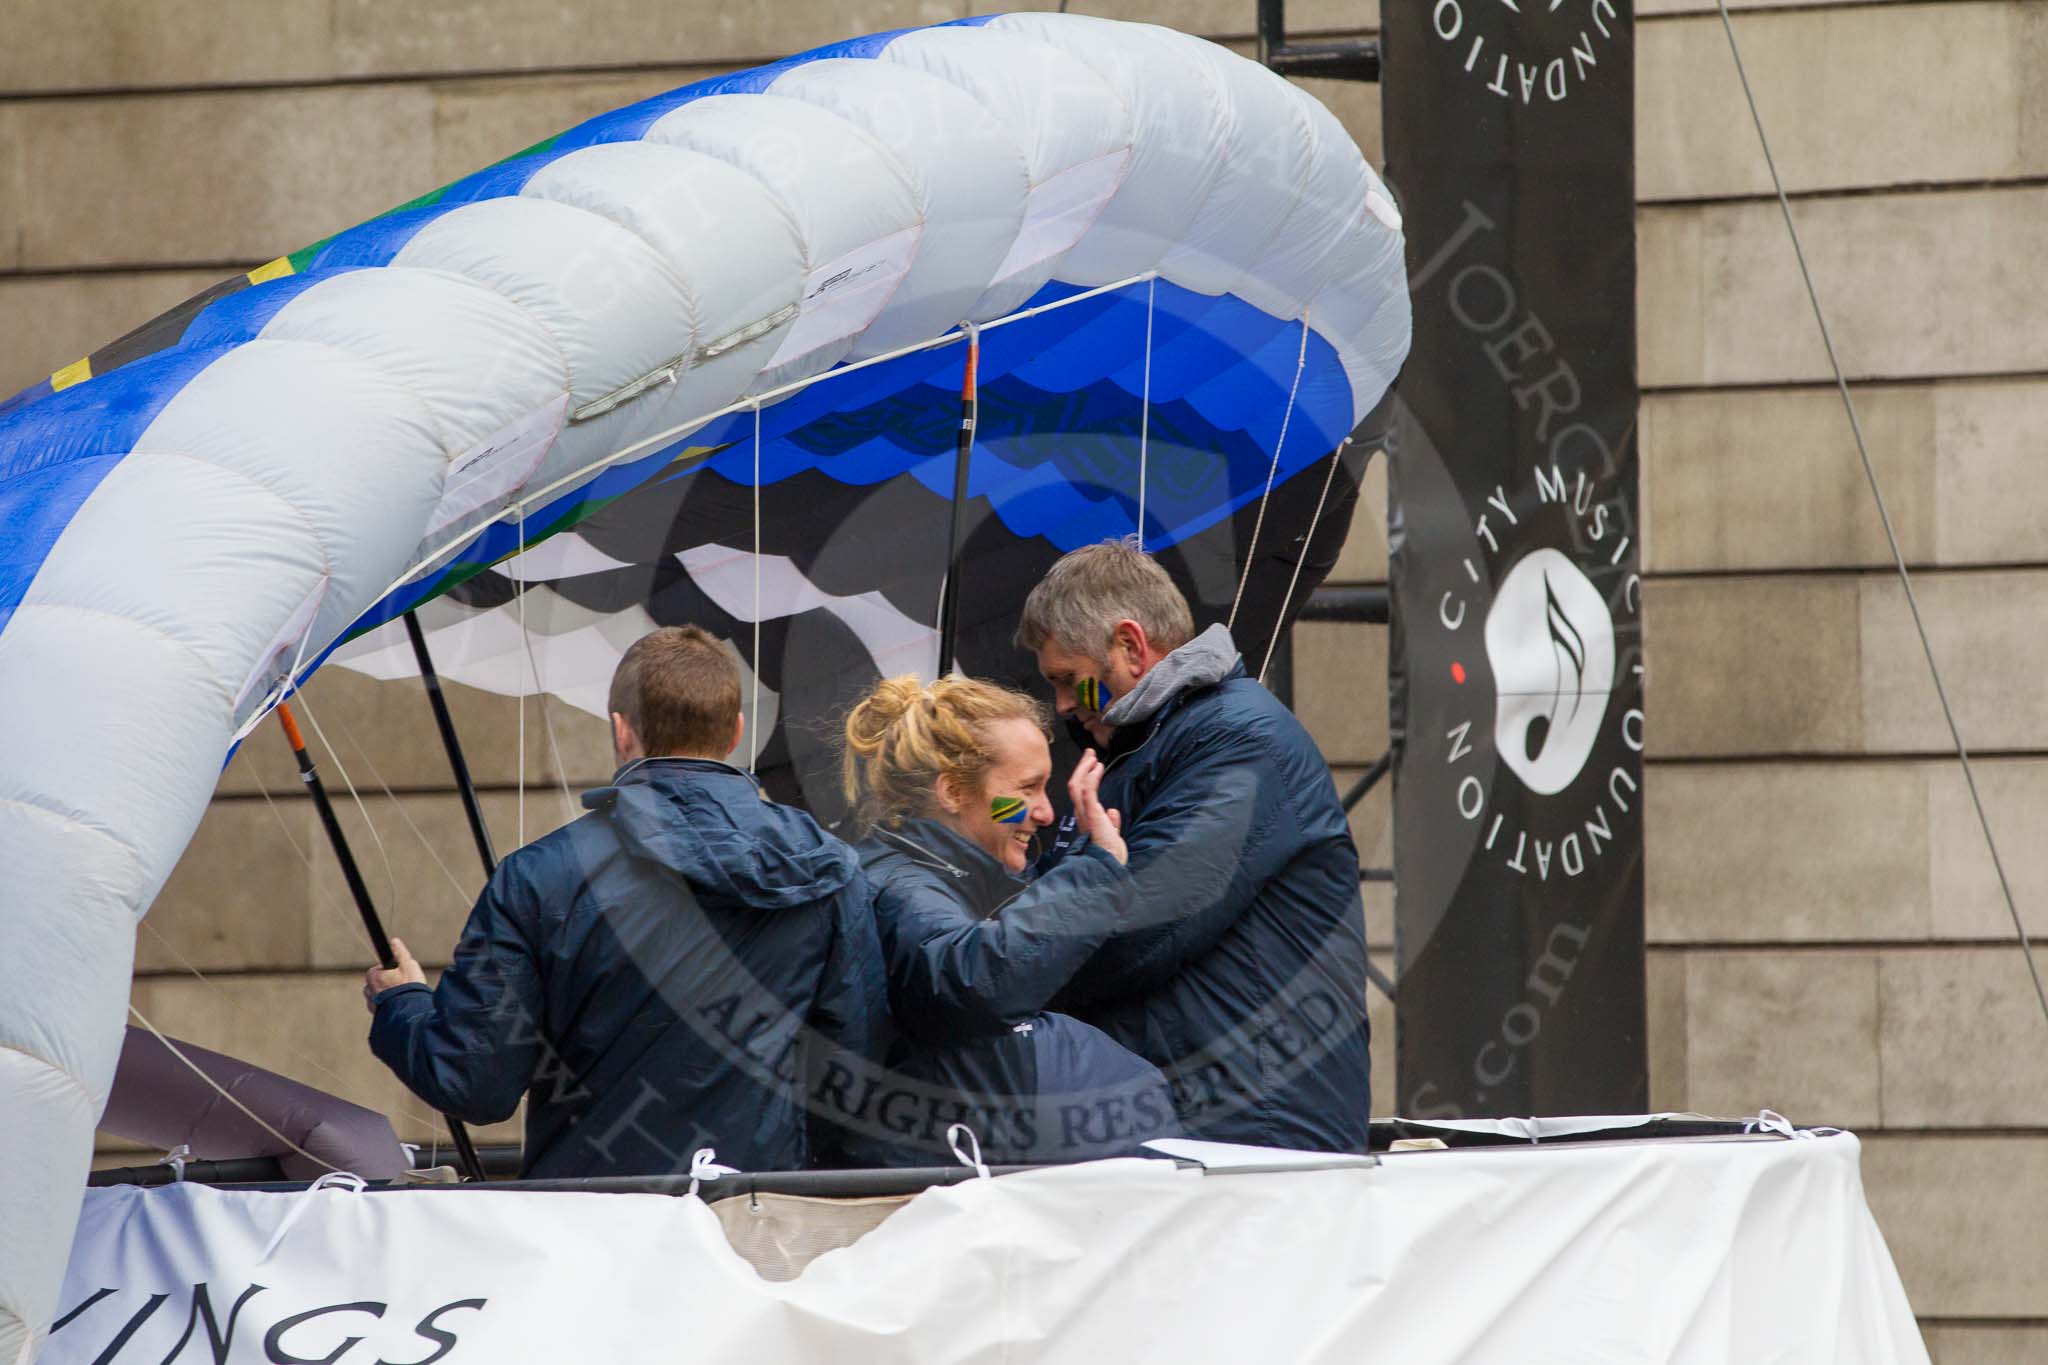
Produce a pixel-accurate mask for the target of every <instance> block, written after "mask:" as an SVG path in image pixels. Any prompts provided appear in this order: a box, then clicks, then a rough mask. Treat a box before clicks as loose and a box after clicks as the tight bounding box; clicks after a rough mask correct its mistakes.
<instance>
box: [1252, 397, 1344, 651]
mask: <svg viewBox="0 0 2048 1365" xmlns="http://www.w3.org/2000/svg"><path fill="white" fill-rule="evenodd" d="M1350 446H1351V438H1350V437H1349V436H1346V437H1345V438H1344V439H1343V440H1341V441H1339V442H1338V443H1337V448H1336V449H1335V450H1334V451H1332V452H1330V467H1329V469H1328V470H1326V471H1324V474H1323V491H1322V492H1321V493H1319V494H1317V495H1316V510H1315V515H1314V516H1312V517H1310V518H1309V519H1308V534H1307V535H1306V536H1304V537H1303V538H1302V542H1301V554H1300V555H1299V556H1297V557H1296V559H1295V561H1294V573H1293V575H1292V576H1291V577H1290V578H1288V580H1287V593H1286V595H1285V596H1284V597H1282V598H1281V599H1280V611H1279V614H1278V615H1276V616H1274V618H1273V633H1272V635H1271V636H1269V637H1268V638H1267V640H1266V657H1265V658H1264V659H1262V660H1260V661H1259V681H1260V683H1262V684H1263V683H1264V682H1265V681H1266V670H1267V669H1269V668H1271V667H1272V666H1273V651H1274V650H1276V649H1278V648H1279V647H1280V628H1281V626H1282V625H1283V624H1285V622H1286V620H1287V608H1288V607H1290V606H1292V605H1293V604H1294V590H1295V589H1296V588H1297V587H1299V586H1301V566H1302V565H1303V564H1306V563H1307V562H1308V550H1309V546H1311V545H1313V544H1315V543H1316V527H1317V526H1319V525H1321V524H1322V520H1323V506H1324V504H1326V503H1327V502H1328V501H1329V500H1330V485H1331V484H1333V483H1335V482H1336V481H1337V466H1338V465H1339V464H1340V463H1342V462H1343V459H1344V452H1345V451H1346V450H1348V449H1349V448H1350Z"/></svg>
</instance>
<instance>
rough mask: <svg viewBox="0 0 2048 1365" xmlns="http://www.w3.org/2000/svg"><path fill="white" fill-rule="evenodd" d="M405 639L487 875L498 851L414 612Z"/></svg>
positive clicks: (444, 868) (444, 871) (444, 867)
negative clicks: (418, 673) (485, 821)
mask: <svg viewBox="0 0 2048 1365" xmlns="http://www.w3.org/2000/svg"><path fill="white" fill-rule="evenodd" d="M405 638H406V639H407V640H408V641H410V642H411V644H412V661H413V663H414V664H415V665H417V666H418V668H419V670H420V681H421V682H422V683H424V684H425V685H426V690H427V705H428V708H429V709H430V710H432V711H433V713H434V727H435V728H436V729H438V730H439V731H440V732H441V747H442V749H444V750H445V751H446V752H447V754H448V771H449V774H450V775H451V776H453V777H454V779H455V791H456V794H457V795H458V796H460V797H461V798H462V814H463V816H464V818H465V819H467V820H468V821H469V837H470V838H471V839H473V840H475V841H476V852H477V856H478V857H479V858H481V859H483V864H484V875H485V876H486V877H488V876H490V875H491V873H492V871H494V870H495V869H496V867H497V864H498V854H497V850H496V849H494V848H492V846H491V831H490V827H489V826H488V825H486V824H485V823H484V811H483V806H482V804H481V803H480V802H478V800H477V798H476V783H475V782H474V781H472V780H471V778H470V775H469V761H468V760H467V759H465V758H464V757H463V756H462V741H461V740H460V739H459V738H457V736H456V734H455V717H454V716H453V715H452V714H451V713H450V712H449V710H448V698H447V697H446V696H445V695H443V693H442V691H441V674H440V673H439V671H438V670H436V669H435V667H434V656H433V654H432V653H431V652H430V651H429V650H428V649H427V633H426V631H425V630H423V629H422V628H421V626H420V617H419V613H418V612H417V611H409V612H407V613H406V614H405ZM341 730H342V734H343V737H344V738H346V739H347V740H348V742H349V743H351V744H354V745H355V746H356V749H357V751H358V752H360V753H361V754H362V755H363V761H364V762H365V763H368V764H369V766H370V776H371V777H374V778H376V779H377V785H378V786H380V787H383V788H384V794H385V795H386V796H390V795H391V788H390V787H389V786H387V785H386V784H385V782H384V775H383V774H382V773H380V772H378V771H377V765H376V763H375V762H374V761H372V760H371V758H370V755H369V751H368V750H366V749H364V748H363V747H362V745H361V744H359V743H357V741H356V738H355V736H354V735H353V734H351V733H349V730H348V726H347V724H346V723H345V722H344V723H342V724H341ZM392 804H394V805H398V802H396V801H395V800H394V801H393V803H392ZM398 809H399V812H400V813H401V814H404V811H405V807H404V806H403V805H398ZM405 822H406V823H407V824H408V825H412V828H413V832H414V833H415V834H419V836H420V842H421V843H423V844H425V845H426V846H427V853H428V854H429V855H430V856H431V857H432V858H433V860H434V865H435V866H436V867H439V868H440V869H441V875H443V876H444V877H446V878H447V879H448V880H449V881H450V882H452V883H454V885H455V889H456V891H457V892H458V893H461V894H462V898H463V900H464V901H465V902H467V901H468V900H469V896H468V894H467V893H466V892H463V891H462V883H461V882H458V881H456V880H455V874H454V873H453V872H450V871H449V870H448V864H446V863H444V862H442V861H441V854H440V851H439V850H438V849H436V848H435V847H434V845H433V843H432V842H431V841H430V840H428V838H427V836H426V835H424V834H420V827H419V826H418V825H416V824H413V820H412V817H411V816H410V815H407V816H406V820H405Z"/></svg>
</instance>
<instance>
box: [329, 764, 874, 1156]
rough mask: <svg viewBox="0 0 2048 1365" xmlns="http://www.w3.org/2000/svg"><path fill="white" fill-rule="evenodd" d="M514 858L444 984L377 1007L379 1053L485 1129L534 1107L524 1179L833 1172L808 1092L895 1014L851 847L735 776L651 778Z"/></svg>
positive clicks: (611, 795)
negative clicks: (705, 1166) (700, 1162)
mask: <svg viewBox="0 0 2048 1365" xmlns="http://www.w3.org/2000/svg"><path fill="white" fill-rule="evenodd" d="M583 802H584V804H585V805H586V806H588V807H590V808H591V812H590V813H589V814H587V815H585V816H583V817H582V818H581V819H579V820H577V821H575V822H574V823H573V824H570V825H568V826H565V827H564V828H562V829H558V830H556V831H555V832H554V833H552V834H549V835H548V836H546V837H545V838H543V839H539V840H537V841H535V842H534V843H532V844H529V845H528V846H526V847H525V848H522V849H520V850H519V851H518V852H517V853H514V854H513V855H512V856H511V857H509V858H507V859H506V860H505V861H504V862H503V863H502V864H501V865H500V866H499V867H498V870H497V872H496V874H495V875H493V876H492V878H491V880H490V884H489V885H488V886H487V887H486V888H485V889H484V893H483V896H482V898H481V899H479V900H478V901H477V904H476V908H475V909H474V910H473V911H471V912H470V917H469V924H468V926H467V927H466V928H465V929H464V930H463V934H462V941H461V943H460V944H459V945H458V947H457V948H456V950H455V960H454V963H453V965H451V966H450V967H449V968H448V970H447V971H446V972H444V973H443V974H442V976H441V981H440V984H439V986H437V987H436V988H435V989H434V990H433V991H431V992H429V991H428V989H427V988H426V987H425V986H421V985H405V986H398V987H394V988H393V989H391V990H388V991H385V992H383V993H382V994H381V995H379V996H378V997H377V1009H376V1018H375V1021H374V1022H373V1023H372V1025H371V1029H370V1048H371V1050H372V1051H373V1052H375V1053H376V1054H377V1056H378V1057H380V1058H381V1059H383V1061H384V1062H385V1063H386V1064H388V1065H389V1066H390V1067H391V1069H392V1070H393V1071H395V1072H397V1073H398V1075H399V1077H400V1078H401V1079H402V1080H404V1081H405V1083H406V1084H407V1085H408V1086H410V1087H411V1088H412V1090H413V1092H414V1093H415V1094H417V1095H418V1096H419V1097H420V1098H421V1099H423V1100H425V1101H426V1102H427V1103H429V1104H431V1105H433V1106H434V1107H435V1108H436V1109H439V1110H442V1111H443V1112H445V1113H448V1114H450V1115H452V1116H454V1117H455V1118H458V1119H462V1120H465V1121H466V1122H470V1123H479V1124H481V1123H494V1122H498V1121H500V1120H502V1119H505V1118H509V1117H510V1116H511V1114H512V1112H513V1110H514V1108H515V1107H516V1106H517V1105H518V1103H519V1099H520V1097H521V1096H522V1095H524V1096H525V1097H526V1101H527V1105H526V1150H525V1162H524V1166H523V1170H522V1174H525V1175H528V1176H534V1177H562V1176H587V1175H612V1174H646V1173H651V1172H673V1171H679V1170H683V1169H687V1167H688V1166H689V1163H690V1158H691V1154H692V1153H693V1152H694V1151H695V1150H696V1149H698V1148H700V1147H711V1148H715V1149H716V1151H717V1154H718V1161H719V1162H720V1163H721V1164H723V1165H727V1166H733V1167H737V1168H739V1169H741V1170H752V1171H761V1170H793V1169H800V1168H802V1167H804V1166H805V1165H807V1164H812V1163H814V1162H815V1161H817V1160H819V1159H830V1158H831V1157H833V1156H834V1155H835V1153H834V1152H832V1151H830V1150H829V1149H830V1148H831V1147H833V1146H834V1144H835V1143H836V1136H835V1135H834V1134H833V1133H832V1132H831V1130H830V1129H829V1128H827V1127H826V1126H825V1125H823V1124H821V1123H817V1122H812V1121H809V1120H808V1111H807V1107H806V1103H805V1100H806V1096H807V1094H808V1093H809V1090H810V1088H811V1087H812V1086H813V1085H815V1084H816V1082H817V1079H818V1077H819V1075H820V1074H821V1072H822V1071H823V1069H824V1068H826V1067H828V1066H830V1065H832V1064H833V1056H834V1054H840V1053H845V1054H853V1055H865V1054H866V1052H867V1051H868V1049H869V1046H870V1040H871V1038H872V1036H873V1034H874V1032H875V1030H877V1029H878V1028H880V1027H881V1025H882V1023H883V1019H882V1015H883V1012H884V1010H885V1008H886V1005H885V1000H884V991H885V988H884V985H883V976H882V965H881V956H880V948H879V945H878V943H877V940H876V937H875V927H874V918H873V915H872V913H871V911H870V909H869V905H868V896H867V888H866V883H865V881H864V880H863V879H862V877H861V874H860V865H859V862H858V860H857V859H856V857H855V856H854V852H853V850H852V849H851V848H849V847H848V846H847V845H846V844H844V843H842V842H840V841H839V840H838V839H835V838H833V837H832V836H831V835H829V834H827V833H825V832H824V831H823V830H821V829H819V828H818V826H817V825H816V824H815V823H814V822H813V821H812V819H811V818H810V816H808V815H806V814H804V813H803V812H802V811H799V810H795V809H793V808H791V807H788V806H780V805H774V804H771V803H769V802H767V801H764V800H762V799H761V795H760V791H759V789H758V788H757V787H756V786H755V783H754V780H753V779H752V778H751V777H749V776H748V775H747V774H746V773H744V772H741V771H739V770H738V769H736V768H732V767H729V766H728V765H726V764H723V763H717V762H711V761H706V760H699V759H678V758H659V759H649V760H643V761H641V762H638V763H634V764H630V765H628V766H627V767H626V768H624V769H623V770H621V772H620V773H619V775H618V776H617V777H616V778H615V779H614V785H613V786H611V787H606V788H601V789H599V790H597V791H594V792H591V793H589V794H588V795H586V796H585V797H584V798H583Z"/></svg>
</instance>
